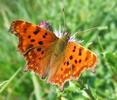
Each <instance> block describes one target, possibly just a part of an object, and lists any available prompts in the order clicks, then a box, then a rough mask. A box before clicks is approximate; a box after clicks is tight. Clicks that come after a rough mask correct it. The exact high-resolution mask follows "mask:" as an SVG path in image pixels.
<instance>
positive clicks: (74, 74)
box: [11, 20, 97, 88]
mask: <svg viewBox="0 0 117 100" xmlns="http://www.w3.org/2000/svg"><path fill="white" fill-rule="evenodd" d="M48 29H49V28H46V27H45V28H44V27H41V26H38V25H33V24H31V23H28V22H24V21H21V20H17V21H14V22H13V23H12V24H11V32H12V33H14V34H15V35H16V36H17V37H18V38H19V45H18V48H19V50H20V51H21V53H22V54H23V55H24V57H25V58H26V61H27V67H26V68H27V69H28V70H31V71H34V72H36V73H38V74H39V76H40V77H42V78H45V77H48V82H49V83H53V84H56V85H58V86H60V87H61V88H63V86H64V83H65V82H66V81H68V80H70V79H78V78H79V76H80V74H81V73H82V72H83V71H84V70H86V69H92V68H93V69H94V68H95V65H96V62H97V57H96V55H95V54H94V53H93V52H91V51H90V50H88V49H86V48H84V47H83V46H81V45H80V44H78V43H75V42H70V41H69V38H70V33H67V34H66V35H64V36H63V37H62V38H58V37H56V35H55V34H54V33H53V32H51V30H48Z"/></svg>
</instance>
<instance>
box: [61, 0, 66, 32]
mask: <svg viewBox="0 0 117 100" xmlns="http://www.w3.org/2000/svg"><path fill="white" fill-rule="evenodd" d="M64 4H65V2H64V0H62V2H61V12H62V23H63V32H65V31H66V28H67V24H66V18H65V9H64Z"/></svg>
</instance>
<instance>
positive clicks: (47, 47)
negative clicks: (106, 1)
mask: <svg viewBox="0 0 117 100" xmlns="http://www.w3.org/2000/svg"><path fill="white" fill-rule="evenodd" d="M10 30H11V32H12V33H13V34H15V35H16V36H17V37H18V39H19V44H18V49H19V50H20V52H21V53H22V54H23V55H24V57H25V58H26V61H27V67H26V68H27V69H28V70H31V71H34V72H36V73H38V74H39V75H40V76H41V77H45V76H46V74H47V70H48V63H49V61H50V56H51V53H52V50H53V49H52V47H53V45H54V43H55V42H56V40H58V38H57V37H56V36H55V34H54V33H53V32H50V31H49V30H47V29H44V28H42V27H40V26H39V25H34V24H32V23H29V22H25V21H22V20H16V21H13V22H12V23H11V27H10Z"/></svg>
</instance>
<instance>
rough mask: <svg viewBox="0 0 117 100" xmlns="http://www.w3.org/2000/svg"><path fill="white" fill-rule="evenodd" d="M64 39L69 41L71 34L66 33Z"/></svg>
mask: <svg viewBox="0 0 117 100" xmlns="http://www.w3.org/2000/svg"><path fill="white" fill-rule="evenodd" d="M63 38H65V40H67V41H68V40H69V39H70V33H69V32H65V33H64V36H63Z"/></svg>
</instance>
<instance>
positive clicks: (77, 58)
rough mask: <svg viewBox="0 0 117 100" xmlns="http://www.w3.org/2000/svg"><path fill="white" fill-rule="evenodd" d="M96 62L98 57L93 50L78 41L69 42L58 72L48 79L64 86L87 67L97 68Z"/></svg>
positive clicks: (61, 86)
mask: <svg viewBox="0 0 117 100" xmlns="http://www.w3.org/2000/svg"><path fill="white" fill-rule="evenodd" d="M96 62H97V57H96V55H95V54H94V53H93V52H91V51H90V50H88V49H86V48H84V47H83V46H81V45H80V44H78V43H75V42H68V44H67V47H66V49H65V51H64V57H63V61H61V62H60V66H58V67H59V68H58V70H57V72H56V73H55V74H54V75H53V76H52V77H51V78H49V80H48V81H49V83H54V84H56V85H58V86H60V88H63V86H64V83H65V82H66V81H68V80H70V79H78V78H79V76H80V74H81V73H82V72H83V71H85V70H86V69H92V68H95V65H96Z"/></svg>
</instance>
